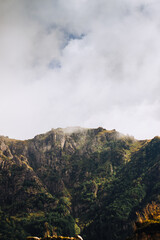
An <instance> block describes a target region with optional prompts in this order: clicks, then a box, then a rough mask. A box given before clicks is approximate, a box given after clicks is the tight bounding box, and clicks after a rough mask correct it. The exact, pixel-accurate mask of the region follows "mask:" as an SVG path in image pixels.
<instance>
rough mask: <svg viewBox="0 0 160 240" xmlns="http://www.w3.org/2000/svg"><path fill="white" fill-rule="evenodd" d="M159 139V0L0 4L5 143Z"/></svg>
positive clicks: (0, 130)
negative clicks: (44, 136)
mask: <svg viewBox="0 0 160 240" xmlns="http://www.w3.org/2000/svg"><path fill="white" fill-rule="evenodd" d="M67 126H81V127H87V128H92V127H99V126H102V127H104V128H106V129H113V128H114V129H116V130H117V131H119V132H122V133H124V134H130V135H133V136H135V138H138V139H144V138H152V137H154V136H155V135H160V1H159V0H5V1H4V0H0V135H5V136H9V137H11V138H17V139H28V138H32V137H34V136H35V135H36V134H40V133H44V132H46V131H49V130H50V129H51V128H58V127H67Z"/></svg>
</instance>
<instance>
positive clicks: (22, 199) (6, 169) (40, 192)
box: [0, 128, 160, 240]
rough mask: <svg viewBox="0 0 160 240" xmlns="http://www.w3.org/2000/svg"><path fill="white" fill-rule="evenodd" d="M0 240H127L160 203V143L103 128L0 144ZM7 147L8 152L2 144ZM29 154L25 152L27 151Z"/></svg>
mask: <svg viewBox="0 0 160 240" xmlns="http://www.w3.org/2000/svg"><path fill="white" fill-rule="evenodd" d="M1 141H4V144H6V149H7V150H6V149H5V151H3V148H4V147H2V149H1V145H0V192H1V195H0V204H1V209H2V210H1V212H0V220H1V221H0V239H4V240H5V239H6V240H8V239H11V240H12V239H14V240H19V239H22V240H23V239H25V238H26V236H28V235H35V236H39V237H41V236H43V235H44V232H45V223H47V224H48V228H49V231H50V233H52V230H53V228H54V227H56V228H57V234H59V235H64V236H74V235H75V231H76V229H78V231H79V228H80V230H81V234H82V235H83V238H84V239H87V240H96V239H99V240H123V239H125V238H126V236H127V235H128V234H129V233H131V232H132V228H131V226H132V221H134V220H135V218H136V214H135V212H136V211H139V210H141V209H143V207H144V206H145V205H146V204H147V203H148V202H151V201H153V200H154V201H156V202H160V184H159V182H160V177H159V176H160V174H159V173H160V139H159V138H158V137H155V138H154V139H152V140H151V141H136V140H135V139H134V138H132V137H128V136H123V135H120V134H119V133H118V132H116V131H115V130H112V131H107V130H105V129H103V128H98V129H89V130H83V131H82V130H80V131H79V132H75V133H72V134H66V133H64V132H63V130H62V129H58V130H52V131H51V132H48V133H47V134H42V135H39V136H36V137H35V138H34V139H33V140H29V141H24V142H23V141H22V142H21V141H14V140H13V141H12V140H9V139H5V140H4V139H2V140H1V139H0V144H1ZM4 144H3V145H4ZM24 149H25V150H24Z"/></svg>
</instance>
